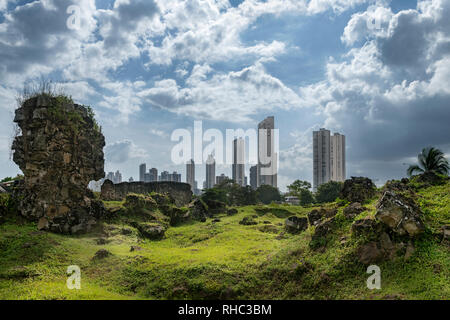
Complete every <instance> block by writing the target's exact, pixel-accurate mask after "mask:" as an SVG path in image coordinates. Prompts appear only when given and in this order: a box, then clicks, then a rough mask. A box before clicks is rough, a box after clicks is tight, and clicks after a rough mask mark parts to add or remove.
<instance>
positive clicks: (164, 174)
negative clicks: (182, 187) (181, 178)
mask: <svg viewBox="0 0 450 320" xmlns="http://www.w3.org/2000/svg"><path fill="white" fill-rule="evenodd" d="M169 175H170V173H169V172H168V171H163V172H161V175H160V177H159V181H170V177H169Z"/></svg>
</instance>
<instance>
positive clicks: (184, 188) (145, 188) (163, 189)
mask: <svg viewBox="0 0 450 320" xmlns="http://www.w3.org/2000/svg"><path fill="white" fill-rule="evenodd" d="M150 192H157V193H168V194H169V195H170V196H172V197H173V198H174V199H175V204H176V205H177V206H179V207H180V206H184V205H186V204H188V203H189V202H191V199H192V191H191V186H190V185H189V184H187V183H181V182H169V181H161V182H122V183H119V184H113V183H112V181H110V180H106V181H105V182H104V183H103V185H102V190H101V198H102V200H106V201H122V200H123V199H125V197H126V196H127V194H129V193H138V194H146V193H150Z"/></svg>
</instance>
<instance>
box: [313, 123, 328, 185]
mask: <svg viewBox="0 0 450 320" xmlns="http://www.w3.org/2000/svg"><path fill="white" fill-rule="evenodd" d="M330 151H331V150H330V130H327V129H324V128H321V129H320V130H319V131H314V132H313V175H314V177H313V189H314V191H316V190H317V188H318V187H319V186H320V185H321V184H323V183H327V182H328V181H330V179H331V154H330Z"/></svg>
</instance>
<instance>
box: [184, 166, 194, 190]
mask: <svg viewBox="0 0 450 320" xmlns="http://www.w3.org/2000/svg"><path fill="white" fill-rule="evenodd" d="M186 182H187V183H189V184H190V185H191V189H192V191H194V189H195V163H194V160H192V159H191V160H190V161H188V162H187V163H186Z"/></svg>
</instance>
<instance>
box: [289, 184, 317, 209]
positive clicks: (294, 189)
mask: <svg viewBox="0 0 450 320" xmlns="http://www.w3.org/2000/svg"><path fill="white" fill-rule="evenodd" d="M310 189H311V183H309V182H307V181H301V180H295V181H294V182H293V183H292V184H291V185H289V186H288V190H289V192H288V194H289V195H291V196H296V197H297V198H298V199H299V200H300V205H302V206H306V205H308V204H312V203H314V202H315V199H314V195H313V194H312V192H311V191H310Z"/></svg>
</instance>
